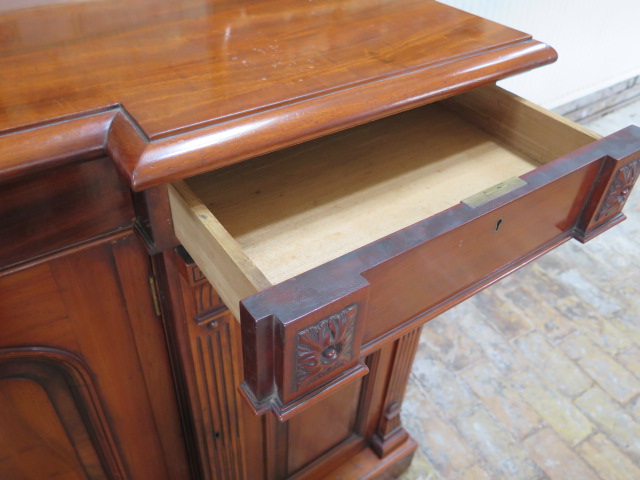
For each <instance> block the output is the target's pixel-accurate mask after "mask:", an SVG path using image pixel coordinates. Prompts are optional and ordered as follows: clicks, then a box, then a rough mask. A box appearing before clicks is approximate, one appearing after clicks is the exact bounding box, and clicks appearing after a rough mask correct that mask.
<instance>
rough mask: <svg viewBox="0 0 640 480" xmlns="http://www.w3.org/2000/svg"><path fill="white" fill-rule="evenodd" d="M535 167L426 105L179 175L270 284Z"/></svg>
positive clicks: (453, 117) (466, 125) (459, 120)
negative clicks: (204, 171) (246, 158)
mask: <svg viewBox="0 0 640 480" xmlns="http://www.w3.org/2000/svg"><path fill="white" fill-rule="evenodd" d="M569 151H571V150H566V151H565V153H567V152H569ZM537 166H539V164H537V163H535V162H533V161H531V160H529V159H528V158H527V157H524V156H520V155H517V154H515V153H514V152H513V151H512V150H509V149H508V148H505V147H504V146H502V145H501V144H500V143H498V142H497V141H496V140H495V138H493V137H492V136H490V135H488V134H486V133H485V132H483V131H482V130H480V129H478V128H474V127H473V126H472V125H470V124H469V123H467V122H466V121H465V119H464V117H458V116H455V115H452V114H450V113H449V112H447V111H446V110H443V109H441V108H438V105H436V104H432V105H428V106H426V107H423V108H420V109H415V110H411V111H409V112H405V113H403V114H399V115H395V116H393V117H390V118H387V119H384V120H380V121H378V122H374V123H369V124H367V125H364V126H362V127H360V128H356V129H351V130H349V131H345V132H341V133H338V134H336V135H333V136H330V137H324V138H322V139H319V140H317V141H314V142H307V143H305V144H304V145H300V146H298V147H294V148H292V149H288V150H284V151H280V152H276V153H274V154H271V155H267V156H265V157H261V158H259V159H254V160H253V161H251V162H245V163H242V164H239V165H236V166H233V167H230V168H227V169H221V170H216V171H214V172H211V173H210V174H206V175H201V176H198V177H196V178H194V179H191V180H188V181H187V182H186V183H187V185H189V187H191V189H192V190H193V192H194V193H195V195H196V196H198V197H199V198H200V199H201V200H202V203H203V204H204V205H205V206H206V207H207V208H208V209H209V211H210V212H211V213H212V214H213V215H214V216H215V217H216V218H217V219H218V221H219V222H220V223H221V224H222V225H223V226H224V228H225V229H226V231H228V232H229V234H230V235H231V236H232V237H233V238H234V239H235V240H236V241H237V242H238V244H239V245H240V247H241V248H242V250H243V252H244V253H245V254H246V255H247V256H248V257H249V259H250V260H251V261H252V262H253V264H254V265H255V266H256V267H257V268H258V269H260V270H261V271H262V272H263V273H264V275H265V276H266V277H267V278H268V279H269V281H270V282H271V283H272V284H276V283H280V282H282V281H284V280H286V279H288V278H291V277H294V276H296V275H298V274H300V273H302V272H304V271H307V270H309V269H311V268H314V267H317V266H318V265H321V264H323V263H325V262H327V261H329V260H332V259H334V258H337V257H339V256H340V255H343V254H345V253H348V252H350V251H352V250H355V249H357V248H360V247H362V246H364V245H366V244H368V243H370V242H372V241H375V240H377V239H378V238H381V237H384V236H386V235H389V234H391V233H393V232H395V231H397V230H400V229H402V228H404V227H407V226H409V225H411V224H413V223H416V222H418V221H420V220H422V219H424V218H427V217H430V216H431V215H434V214H436V213H438V212H440V211H442V210H446V209H447V208H450V207H453V206H455V205H456V204H458V203H459V202H460V201H461V200H463V199H464V198H466V197H468V196H470V195H472V194H474V193H477V192H479V191H481V190H483V189H485V188H488V187H491V186H493V185H495V184H497V183H499V182H501V181H503V180H506V179H508V178H510V177H514V176H515V177H517V176H520V175H522V174H524V173H526V172H528V171H530V170H533V169H534V168H536V167H537ZM185 245H187V249H188V248H189V245H188V243H185ZM239 298H241V297H239Z"/></svg>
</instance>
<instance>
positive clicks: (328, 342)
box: [296, 305, 358, 389]
mask: <svg viewBox="0 0 640 480" xmlns="http://www.w3.org/2000/svg"><path fill="white" fill-rule="evenodd" d="M357 312H358V307H357V305H351V306H349V307H347V308H345V309H344V310H342V311H340V312H338V313H336V314H334V315H331V316H330V317H327V318H324V319H322V320H320V321H319V322H317V323H315V324H313V325H311V326H309V327H307V328H305V329H304V330H302V331H300V332H299V333H298V338H297V345H296V355H297V372H296V373H297V385H296V389H298V388H300V387H302V386H304V385H306V384H309V383H312V382H313V381H315V380H317V379H318V378H320V377H322V376H324V375H325V374H326V373H328V372H330V371H332V370H335V369H336V368H338V367H340V366H341V365H344V364H345V363H347V362H348V361H350V360H351V357H352V347H353V337H354V334H355V325H356V324H355V320H356V314H357Z"/></svg>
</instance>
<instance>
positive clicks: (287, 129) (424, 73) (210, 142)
mask: <svg viewBox="0 0 640 480" xmlns="http://www.w3.org/2000/svg"><path fill="white" fill-rule="evenodd" d="M556 58H557V54H556V52H555V50H553V49H552V48H551V47H549V46H548V45H545V44H543V43H540V42H537V41H535V40H528V41H526V42H522V43H518V44H515V45H508V46H506V47H503V48H499V49H495V50H490V51H485V52H482V53H480V54H476V55H473V56H468V57H463V58H459V59H457V60H455V61H450V62H443V63H440V64H436V65H430V66H428V67H425V68H423V69H418V70H413V71H410V72H406V73H403V74H399V75H395V76H392V77H387V78H384V79H381V80H377V81H372V82H370V83H365V84H361V85H358V86H356V87H353V88H347V89H343V90H338V91H335V92H332V93H330V94H326V95H322V96H316V97H311V98H308V99H305V100H303V101H300V102H297V103H292V104H286V105H283V106H281V107H278V108H274V109H271V110H265V111H261V112H258V113H254V114H250V115H247V116H243V117H240V118H235V119H233V120H230V121H226V122H221V123H217V124H214V125H210V126H206V127H203V128H198V129H195V130H191V131H188V132H185V133H182V134H179V135H175V136H171V137H166V138H162V139H158V140H153V141H151V140H150V139H149V138H148V137H147V136H146V135H145V134H144V133H143V132H142V130H141V129H140V128H138V126H137V124H136V121H135V119H133V118H131V116H130V115H129V114H128V113H127V112H126V111H125V110H124V109H123V108H122V107H110V108H109V107H107V108H105V109H102V110H101V111H98V112H88V113H85V114H83V115H82V116H78V117H74V118H71V119H66V120H62V121H60V120H59V119H58V120H56V121H55V122H52V123H50V124H45V125H40V126H35V127H31V128H27V129H23V130H20V131H16V132H12V133H7V134H5V135H2V136H0V152H1V153H0V155H1V156H0V181H5V180H10V179H13V178H17V177H18V176H21V175H24V174H27V173H30V172H33V171H37V170H40V169H42V168H50V167H52V166H54V165H59V164H62V163H67V162H70V161H75V160H82V159H88V158H95V157H97V156H101V155H105V154H106V155H108V156H109V157H110V158H111V159H112V160H113V161H114V163H115V164H116V166H117V168H118V170H119V172H120V173H121V175H122V176H123V178H124V179H125V181H126V182H127V183H128V184H129V186H130V187H131V188H132V189H133V190H134V191H141V190H145V189H147V188H150V187H153V186H157V185H161V184H164V183H168V182H175V181H178V180H182V179H185V178H188V177H191V176H194V175H198V174H201V173H205V172H208V171H211V170H215V169H217V168H221V167H224V166H226V165H231V164H233V163H237V162H240V161H243V160H246V159H249V158H252V157H255V156H258V155H262V154H265V153H269V152H271V151H274V150H279V149H282V148H285V147H288V146H291V145H294V144H298V143H302V142H305V141H307V140H311V139H313V138H317V137H320V136H323V135H328V134H330V133H334V132H337V131H339V130H344V129H347V128H350V127H353V126H356V125H360V124H363V123H366V122H369V121H372V120H377V119H379V118H382V117H385V116H388V115H392V114H395V113H399V112H401V111H404V110H408V109H411V108H415V107H418V106H421V105H424V104H427V103H431V102H434V101H438V100H441V99H444V98H446V97H450V96H453V95H457V94H459V93H462V92H464V91H467V90H470V89H473V88H476V87H479V86H482V85H485V84H488V83H492V82H496V81H498V80H501V79H503V78H506V77H508V76H511V75H514V74H517V73H521V72H524V71H526V70H530V69H533V68H536V67H538V66H542V65H545V64H548V63H552V62H553V61H555V60H556Z"/></svg>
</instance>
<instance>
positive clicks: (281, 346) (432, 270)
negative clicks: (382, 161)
mask: <svg viewBox="0 0 640 480" xmlns="http://www.w3.org/2000/svg"><path fill="white" fill-rule="evenodd" d="M639 155H640V129H638V128H634V127H629V128H627V129H625V130H623V131H621V132H619V133H618V134H616V135H613V136H611V137H607V138H605V139H603V140H600V141H597V142H595V143H594V144H593V145H591V146H589V147H587V148H583V149H580V150H578V151H577V152H575V153H573V154H570V155H567V156H565V157H563V158H561V159H559V160H558V161H554V162H551V163H549V164H546V165H544V166H542V167H540V168H538V169H536V170H535V171H533V172H530V173H528V174H526V175H524V176H523V177H522V179H523V180H524V181H525V182H526V185H524V186H522V187H520V188H518V189H516V190H514V191H512V192H510V193H506V194H505V195H503V196H502V197H500V198H497V199H494V200H491V201H489V202H487V203H486V204H484V205H481V206H478V207H475V208H472V207H470V206H468V205H466V204H460V205H458V206H456V207H454V208H451V209H449V210H445V211H443V212H441V213H440V214H437V215H434V216H433V217H430V218H428V219H425V220H423V221H421V222H419V223H416V224H415V225H412V226H410V227H407V228H406V229H404V230H401V231H399V232H396V233H394V234H392V235H389V236H387V237H384V238H382V239H380V240H378V241H376V242H373V243H371V244H369V245H366V246H365V247H362V248H360V249H358V250H355V251H353V252H351V253H349V254H346V255H344V256H342V257H339V258H337V259H336V260H333V261H330V262H328V263H326V264H324V265H322V266H320V267H317V268H315V269H312V270H309V271H308V272H305V273H303V274H301V275H298V276H297V277H294V278H293V279H290V280H287V281H285V282H282V283H280V284H278V285H275V286H273V287H271V288H269V289H267V290H264V291H262V292H260V293H258V294H256V295H254V296H252V297H249V298H247V299H244V300H243V301H242V302H241V306H240V314H241V323H242V328H243V337H244V338H243V340H244V346H245V350H246V351H247V352H248V354H247V356H246V357H245V384H243V388H244V389H246V390H247V391H248V392H247V399H248V400H249V401H250V403H251V404H252V406H253V408H255V409H256V411H264V410H265V409H267V408H271V409H273V410H274V412H275V413H276V414H277V415H278V416H280V417H282V416H284V415H286V414H287V412H288V411H289V409H297V410H301V409H303V408H304V407H305V406H310V405H312V404H313V402H314V401H315V400H314V398H313V394H314V393H315V394H316V395H320V394H321V391H322V392H323V391H326V390H327V389H329V388H331V387H334V386H336V385H338V384H345V383H348V382H349V378H351V381H353V380H354V379H355V376H356V373H358V371H357V370H354V371H353V372H348V373H345V369H346V368H348V367H349V366H352V367H353V368H354V369H355V368H356V367H357V366H358V365H361V364H360V363H359V361H360V360H359V358H362V355H366V353H367V352H370V351H372V350H375V349H376V348H379V346H380V345H381V344H384V343H385V342H388V341H390V340H392V339H394V338H397V335H400V334H403V333H405V332H407V331H408V330H410V329H412V328H415V327H416V326H417V325H420V324H421V323H422V322H425V321H427V320H428V319H429V318H432V317H434V316H436V315H437V314H438V313H441V312H443V311H445V310H446V309H448V308H451V307H452V306H453V305H455V304H457V303H459V302H461V301H462V300H464V299H465V298H468V297H469V296H471V295H473V294H474V293H476V292H477V291H479V290H480V289H482V288H483V287H485V286H487V285H489V284H491V283H493V282H494V281H496V280H498V279H500V278H501V277H503V276H505V275H507V274H508V273H510V272H511V271H513V270H514V269H516V268H518V267H519V266H522V265H524V264H526V263H528V262H529V261H531V260H533V259H535V258H537V257H538V256H540V255H542V254H544V253H545V252H547V251H549V250H550V249H551V248H554V247H555V246H557V245H560V244H561V243H563V242H565V241H567V240H569V239H570V238H572V237H577V238H583V239H588V238H591V236H593V234H597V233H599V232H601V231H603V230H605V229H607V228H611V227H612V226H613V225H616V224H617V223H618V222H619V221H621V220H622V219H623V218H624V217H623V216H622V214H621V213H620V206H621V205H622V203H623V200H624V199H625V198H626V196H628V193H629V191H630V190H631V185H632V183H633V180H630V179H627V177H628V176H629V174H630V173H629V172H631V171H636V170H634V169H635V168H636V167H637V165H639V163H638V157H639ZM616 172H622V173H621V174H618V173H616ZM620 177H623V178H625V179H626V181H625V182H621V181H620V180H619V179H620ZM635 178H637V177H635ZM593 185H597V186H598V188H597V189H595V190H594V189H593ZM621 192H622V193H621ZM622 197H623V198H622ZM609 198H612V199H614V200H615V201H616V202H617V206H616V208H615V209H614V210H613V211H612V212H610V213H609V212H608V213H607V214H606V215H605V216H602V217H600V220H599V221H595V223H594V221H593V220H591V219H594V218H596V217H597V212H599V211H602V207H601V206H602V205H604V204H606V203H607V202H608V201H609V200H608V199H609ZM618 198H622V200H621V201H620V202H618V200H617V199H618ZM582 225H585V227H583V226H582ZM349 305H350V306H351V308H357V310H358V317H357V318H356V319H355V325H356V332H357V328H363V329H364V333H363V336H362V344H360V343H359V339H358V336H357V335H354V336H353V337H351V338H349V340H348V341H343V340H340V339H339V338H340V337H339V336H338V335H337V334H336V333H335V332H334V334H333V335H329V333H328V331H327V332H326V333H322V332H324V331H325V330H329V327H327V325H336V322H337V321H338V320H337V318H342V312H343V311H344V310H343V309H345V308H347V306H349ZM361 310H362V311H363V313H362V314H361V313H360V311H361ZM310 328H313V329H316V330H318V331H319V332H321V333H318V335H319V337H320V338H332V339H333V338H336V339H337V340H332V342H335V343H334V344H332V343H330V342H328V343H322V342H318V346H317V347H316V351H317V355H318V360H317V362H320V361H323V362H325V361H333V358H335V356H334V355H331V357H326V355H327V354H326V352H328V350H326V349H327V348H329V347H331V348H333V349H334V350H335V349H337V350H338V351H345V352H349V355H347V358H345V362H346V363H345V364H344V365H343V364H342V363H336V367H340V368H336V370H335V371H330V370H329V371H327V372H326V373H324V376H323V378H324V380H325V383H324V384H323V385H322V390H316V389H314V386H313V385H311V386H304V388H298V387H299V385H300V381H299V379H300V373H299V372H300V367H299V364H300V361H301V360H300V359H301V356H300V355H299V354H296V349H298V350H297V351H298V352H299V347H298V346H297V345H298V343H299V340H298V341H296V339H299V338H300V336H301V335H303V332H305V331H306V330H307V329H310ZM332 328H334V330H335V328H337V327H332ZM270 331H275V332H278V335H277V336H276V335H272V336H270V335H269V333H268V332H270ZM251 352H260V356H259V357H258V358H259V360H258V358H254V354H253V353H251ZM267 352H272V355H273V360H267V361H265V360H264V358H265V357H264V355H265V354H267ZM345 355H346V354H345ZM325 357H326V360H324V358H325ZM338 358H339V359H340V358H342V357H338ZM348 359H350V360H349V361H348ZM270 364H273V366H274V368H273V371H272V372H271V373H269V371H268V370H267V368H266V367H267V366H268V365H270ZM274 381H275V387H274ZM336 388H337V387H336ZM249 392H251V393H249ZM275 392H277V395H278V397H277V398H275V399H274V398H273V395H274V393H275ZM252 394H253V396H252ZM267 405H268V406H267Z"/></svg>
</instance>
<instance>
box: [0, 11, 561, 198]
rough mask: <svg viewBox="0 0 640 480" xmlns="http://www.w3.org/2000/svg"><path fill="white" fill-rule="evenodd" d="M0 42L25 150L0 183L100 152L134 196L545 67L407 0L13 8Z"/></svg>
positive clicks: (473, 24)
mask: <svg viewBox="0 0 640 480" xmlns="http://www.w3.org/2000/svg"><path fill="white" fill-rule="evenodd" d="M70 25H73V28H71V27H70ZM0 30H1V31H3V32H6V33H5V35H4V37H3V42H2V44H1V45H0V70H1V71H2V72H3V74H2V76H1V77H0V91H2V92H3V93H2V96H0V132H3V133H4V136H6V135H8V134H11V133H13V134H17V135H18V137H16V139H18V138H19V140H20V142H21V144H22V145H23V146H24V147H25V148H26V151H25V149H24V148H23V149H22V151H19V152H4V151H3V152H2V156H1V157H0V171H3V170H7V174H9V173H11V171H12V170H16V169H18V170H19V169H21V168H23V166H24V165H25V164H28V165H30V166H31V167H33V166H34V165H42V164H43V163H46V162H47V161H59V159H60V154H61V152H63V151H64V150H67V151H68V153H69V154H75V155H84V156H87V155H92V154H94V153H95V152H96V151H105V150H106V151H107V152H108V153H109V155H110V156H111V157H112V158H113V159H114V160H115V161H116V163H117V164H118V167H119V168H120V171H121V173H122V174H123V175H124V176H125V177H126V178H127V179H128V180H129V182H130V184H131V185H132V186H133V187H134V188H136V189H142V188H145V187H148V186H151V185H155V184H158V183H162V182H166V181H170V180H171V181H172V180H177V179H180V178H184V177H187V176H191V175H194V174H197V173H202V172H204V171H207V170H211V169H212V168H216V167H218V166H221V165H224V164H228V163H233V162H237V161H240V160H242V159H244V158H247V157H250V156H254V155H256V154H259V153H264V152H266V151H270V150H274V149H278V148H282V147H284V146H287V145H290V144H293V143H299V142H301V141H304V140H307V139H310V138H313V137H317V136H320V135H323V134H326V133H330V132H333V131H336V130H341V129H344V128H347V127H349V126H352V125H355V124H359V123H363V122H366V121H369V120H372V119H375V118H379V117H381V116H385V115H389V114H391V113H395V112H398V111H401V110H405V109H408V108H411V107H413V106H416V105H419V104H424V103H428V102H430V101H433V100H435V99H439V98H443V97H446V96H451V95H454V94H456V93H459V92H461V91H464V90H468V89H470V88H472V87H474V86H478V85H481V84H484V83H488V82H491V81H495V80H497V79H499V78H503V77H505V76H508V75H511V74H514V73H517V72H520V71H523V70H526V69H530V68H533V67H535V66H538V65H542V64H544V63H548V62H550V61H553V60H554V59H555V52H554V51H553V50H552V49H550V48H549V47H547V46H545V45H543V44H540V43H538V42H535V41H533V40H532V39H531V38H530V37H529V36H528V35H526V34H523V33H521V32H518V31H515V30H512V29H509V28H506V27H503V26H500V25H497V24H495V23H492V22H490V21H487V20H484V19H481V18H478V17H475V16H473V15H470V14H468V13H465V12H462V11H458V10H455V9H453V8H451V7H448V6H444V5H441V4H439V3H437V2H435V1H418V0H401V1H397V0H396V1H391V0H384V1H381V2H375V3H372V2H369V1H363V0H350V1H347V2H343V1H341V2H338V1H332V2H297V1H285V2H282V1H276V0H263V1H261V2H249V1H245V2H240V3H238V2H231V1H228V0H208V1H207V0H193V1H184V2H168V1H163V2H149V1H145V0H138V1H136V2H124V1H123V0H117V1H110V2H107V1H101V2H71V3H66V2H65V3H46V2H45V3H42V4H39V5H37V6H32V7H31V8H23V7H21V6H20V4H14V5H9V6H7V7H6V8H5V9H4V11H3V12H2V15H1V16H0ZM34 65H37V68H33V66H34ZM34 126H39V128H33V127H34ZM69 129H74V130H75V134H73V135H70V134H69ZM4 136H0V145H2V143H3V142H5V143H6V142H8V141H12V140H7V139H6V138H4ZM43 142H44V143H46V144H47V147H48V149H43V148H42V147H41V145H42V144H43ZM2 150H4V149H2ZM13 173H15V172H13Z"/></svg>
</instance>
